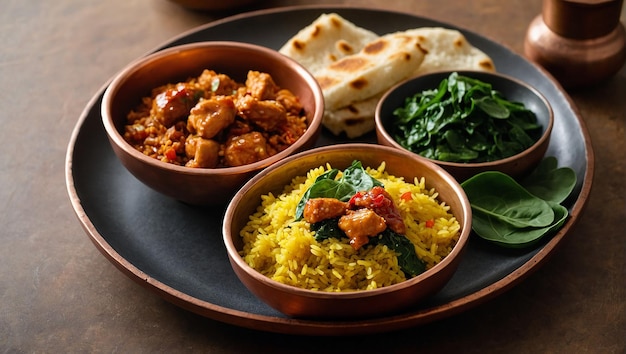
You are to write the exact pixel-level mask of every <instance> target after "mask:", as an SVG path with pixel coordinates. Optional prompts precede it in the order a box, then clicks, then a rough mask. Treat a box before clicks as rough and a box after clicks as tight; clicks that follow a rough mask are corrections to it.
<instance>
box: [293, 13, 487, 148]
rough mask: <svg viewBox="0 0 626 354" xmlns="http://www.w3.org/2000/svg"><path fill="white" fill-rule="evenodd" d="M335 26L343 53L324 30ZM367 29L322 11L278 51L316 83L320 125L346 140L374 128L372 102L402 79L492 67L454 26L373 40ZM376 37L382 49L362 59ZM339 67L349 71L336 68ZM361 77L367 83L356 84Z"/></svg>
mask: <svg viewBox="0 0 626 354" xmlns="http://www.w3.org/2000/svg"><path fill="white" fill-rule="evenodd" d="M333 23H334V24H333ZM323 24H327V26H326V27H324V25H323ZM330 24H333V25H330ZM336 24H341V25H339V26H338V27H339V28H341V29H342V31H345V33H346V35H347V37H346V38H347V39H346V40H347V41H348V42H349V43H350V45H349V46H347V47H348V48H350V50H349V51H347V50H338V49H337V48H338V47H340V45H338V43H340V42H341V36H340V35H339V34H338V30H336V29H335V30H334V31H325V30H324V29H327V28H335V27H337V26H336ZM367 32H369V31H367V30H365V29H362V28H360V27H357V26H356V25H354V24H352V23H350V22H348V21H346V20H345V19H343V18H341V17H340V16H339V15H337V14H329V15H322V16H320V18H319V19H318V20H317V23H314V24H311V25H310V26H308V27H307V28H305V29H303V30H302V31H300V32H299V33H298V34H297V35H296V36H295V37H294V38H292V39H290V40H289V42H287V43H286V44H285V46H283V48H282V49H281V52H282V53H283V54H286V55H288V56H290V57H292V58H294V59H295V60H296V61H298V62H300V63H301V64H302V65H303V66H305V67H306V68H307V69H308V70H309V71H311V73H312V74H313V76H315V77H316V78H317V79H318V81H319V82H320V86H321V87H322V91H323V92H324V99H325V105H326V111H325V113H324V120H323V124H324V126H325V127H326V128H327V129H328V130H330V131H331V132H332V133H334V134H336V135H340V134H341V133H345V134H346V135H347V137H348V138H357V137H359V136H362V135H364V134H366V133H368V132H370V131H372V130H374V128H375V123H374V112H375V110H376V105H377V104H378V100H379V99H380V97H381V96H382V95H383V94H384V92H385V91H386V90H387V89H389V88H390V87H391V86H393V85H395V84H397V83H398V82H400V81H402V80H404V79H407V78H409V77H412V76H416V75H422V74H425V73H428V72H433V71H439V70H482V71H495V65H494V63H493V61H492V60H491V58H490V57H489V56H488V55H486V54H485V53H484V52H482V51H481V50H479V49H478V48H476V47H474V46H472V45H471V44H470V43H469V42H468V41H467V40H466V38H465V37H464V36H463V34H462V33H460V32H459V31H457V30H453V29H447V28H442V27H423V28H415V29H409V30H406V31H400V32H395V33H391V34H387V35H383V36H380V37H378V36H377V37H375V38H374V39H371V32H370V33H369V35H366V33H367ZM303 33H304V34H303ZM307 33H308V35H307ZM312 33H315V34H316V35H315V36H313V35H312ZM361 36H363V37H362V40H359V38H361ZM366 36H367V37H369V39H368V40H366V39H365V37H366ZM307 38H309V39H307ZM325 38H328V40H325ZM380 39H383V41H382V42H383V43H385V51H380V52H379V53H377V54H378V56H376V57H368V56H367V54H365V53H367V52H368V49H367V48H368V47H370V48H377V47H379V46H381V44H380V43H381V42H377V41H379V40H380ZM310 43H311V45H309V44H310ZM387 43H389V45H388V46H387ZM298 48H299V49H298ZM302 48H304V49H306V50H311V52H307V51H306V50H301V49H302ZM311 48H313V49H311ZM364 52H365V53H364ZM401 53H404V54H408V55H409V56H410V57H411V58H410V60H409V59H407V60H402V56H403V54H401ZM394 55H395V57H393V56H394ZM391 57H393V60H391V59H390V58H391ZM360 58H366V59H367V60H364V61H361V60H360ZM405 58H406V57H405ZM344 67H345V68H349V70H344V71H343V72H342V71H341V68H344ZM361 77H363V78H365V81H364V82H365V83H367V85H369V86H367V87H365V86H363V85H361V84H362V83H363V82H362V81H361V80H360V78H361Z"/></svg>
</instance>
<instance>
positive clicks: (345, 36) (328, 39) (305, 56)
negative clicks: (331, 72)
mask: <svg viewBox="0 0 626 354" xmlns="http://www.w3.org/2000/svg"><path fill="white" fill-rule="evenodd" d="M377 38H378V35H377V34H376V33H374V32H372V31H369V30H367V29H365V28H361V27H357V26H356V25H355V24H353V23H352V22H350V21H348V20H346V19H344V18H343V17H341V16H339V15H337V14H336V13H329V14H322V15H321V16H319V17H318V18H317V19H316V20H315V21H313V22H312V23H311V24H310V25H308V26H306V27H305V28H303V29H302V30H300V31H299V32H298V33H297V34H296V35H295V36H293V37H292V38H291V39H289V40H288V41H287V42H286V43H285V44H284V45H283V46H282V48H280V49H279V52H281V53H282V54H285V55H287V56H288V57H290V58H292V59H294V60H296V61H297V62H299V63H300V64H301V65H302V66H304V67H305V68H307V69H308V70H309V71H310V72H311V73H316V72H319V71H320V70H321V69H322V68H325V67H327V66H328V65H330V64H332V63H334V62H336V61H337V60H339V59H341V58H343V57H346V56H348V55H352V54H356V53H358V52H359V51H360V50H361V49H363V48H364V47H365V45H366V44H367V43H369V42H371V41H373V40H375V39H377Z"/></svg>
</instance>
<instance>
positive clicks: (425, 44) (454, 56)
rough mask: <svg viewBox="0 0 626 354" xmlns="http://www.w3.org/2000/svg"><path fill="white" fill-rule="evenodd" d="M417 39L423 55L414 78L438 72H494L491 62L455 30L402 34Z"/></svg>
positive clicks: (442, 29) (409, 31)
mask: <svg viewBox="0 0 626 354" xmlns="http://www.w3.org/2000/svg"><path fill="white" fill-rule="evenodd" d="M405 33H406V34H407V35H409V36H415V37H417V38H418V39H419V43H420V46H421V47H422V48H423V49H424V50H425V51H426V52H427V53H426V56H425V57H424V61H423V62H422V64H421V65H420V66H419V67H418V68H417V69H416V70H415V72H414V76H417V75H421V74H424V73H428V72H432V71H439V70H479V71H495V69H496V66H495V64H494V63H493V61H492V60H491V58H490V57H489V56H488V55H487V54H485V53H484V52H482V51H481V50H480V49H478V48H476V47H474V46H472V45H471V44H470V43H469V42H468V41H467V39H466V38H465V36H463V34H462V33H461V32H459V31H457V30H452V29H447V28H442V27H423V28H416V29H411V30H407V31H405Z"/></svg>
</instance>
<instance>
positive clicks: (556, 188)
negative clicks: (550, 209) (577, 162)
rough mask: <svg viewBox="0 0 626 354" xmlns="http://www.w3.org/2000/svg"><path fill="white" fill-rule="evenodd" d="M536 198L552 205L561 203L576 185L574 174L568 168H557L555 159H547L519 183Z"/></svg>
mask: <svg viewBox="0 0 626 354" xmlns="http://www.w3.org/2000/svg"><path fill="white" fill-rule="evenodd" d="M521 184H522V186H524V188H526V189H527V190H528V191H529V192H530V193H532V194H533V195H536V196H537V197H539V198H541V199H543V200H548V201H551V202H554V203H561V202H563V201H564V200H565V199H566V198H567V197H568V196H569V195H570V194H571V193H572V190H573V189H574V186H575V185H576V173H575V172H574V170H572V169H571V168H569V167H561V168H557V160H556V158H555V157H547V158H545V159H543V160H542V161H541V163H539V165H538V166H537V168H536V169H535V170H534V171H533V172H531V173H530V175H528V176H527V177H526V178H524V179H523V180H522V181H521Z"/></svg>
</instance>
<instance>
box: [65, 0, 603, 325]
mask: <svg viewBox="0 0 626 354" xmlns="http://www.w3.org/2000/svg"><path fill="white" fill-rule="evenodd" d="M328 12H337V13H339V14H340V15H341V16H343V17H345V18H346V19H348V20H349V21H352V22H353V23H355V24H357V25H359V26H362V27H366V28H368V29H371V30H373V31H375V32H377V33H379V34H384V33H388V32H391V31H396V30H403V29H408V28H415V27H423V26H444V27H448V28H455V29H459V30H461V31H462V32H463V33H464V34H465V36H466V37H467V39H468V40H469V41H470V42H471V43H472V44H473V45H475V46H477V47H479V48H480V49H482V50H483V51H485V52H486V53H487V54H488V55H490V56H491V57H492V58H493V60H494V62H495V64H496V67H497V69H498V71H500V72H503V73H506V74H509V75H511V76H514V77H518V78H520V79H523V80H525V81H527V82H528V83H530V84H531V85H533V86H535V87H536V88H537V89H538V90H540V91H541V92H542V93H543V94H544V95H545V96H546V97H547V98H548V100H549V101H550V102H551V103H552V105H553V108H554V111H555V118H556V122H555V126H554V132H553V135H552V139H551V142H550V147H549V149H548V152H547V155H549V156H555V157H556V158H557V159H558V161H559V163H560V164H561V165H565V166H569V167H571V168H572V169H574V171H575V172H576V175H577V176H578V183H577V185H576V188H575V190H574V192H573V195H572V196H571V198H570V199H569V200H568V201H566V206H567V207H568V208H569V211H570V214H571V216H570V218H569V220H568V221H567V222H566V224H565V225H564V227H563V228H562V229H561V230H560V231H559V232H558V234H556V235H554V236H553V237H551V238H548V239H545V240H544V241H543V242H542V243H541V244H539V245H537V246H536V247H535V248H533V249H528V250H506V249H502V248H497V247H495V246H492V245H490V244H487V243H485V242H484V241H482V240H481V239H479V238H477V237H472V238H471V239H470V242H469V244H468V248H467V252H466V253H465V255H464V258H463V260H462V261H461V263H460V265H459V269H458V271H457V272H456V273H455V275H454V277H453V278H452V280H451V281H450V282H449V283H448V284H447V285H446V286H445V287H444V288H443V289H442V290H441V291H440V292H439V293H437V294H436V295H434V296H433V297H431V298H429V299H428V300H427V301H425V302H421V303H418V304H415V306H414V307H413V308H411V309H409V310H407V311H406V312H404V313H400V314H397V315H393V316H387V317H380V318H370V319H365V320H363V319H360V320H354V321H342V322H334V321H333V322H325V321H315V320H301V319H294V318H288V317H286V316H284V315H282V314H280V313H278V312H277V311H275V310H273V309H272V308H270V307H269V306H267V305H265V304H264V303H263V302H261V301H260V300H258V299H257V298H256V297H254V296H253V295H252V294H251V293H250V292H248V290H247V289H246V288H245V287H244V286H243V285H242V284H241V283H240V282H239V280H238V279H237V277H236V276H235V274H234V273H233V271H232V270H231V268H230V265H229V262H228V259H227V256H226V251H225V249H224V246H223V244H222V238H221V231H220V230H221V221H222V217H223V213H224V211H225V206H224V207H219V208H198V207H191V206H188V205H185V204H182V203H179V202H176V201H174V200H171V199H169V198H167V197H164V196H162V195H160V194H158V193H156V192H154V191H152V190H151V189H149V188H148V187H145V186H144V185H143V184H141V183H140V182H138V181H137V180H136V179H135V178H134V177H133V176H132V175H130V174H129V173H128V172H127V171H126V170H125V169H124V167H123V166H122V165H121V163H120V162H119V161H118V160H117V159H116V157H115V155H114V154H113V151H112V150H111V148H110V146H109V143H108V141H107V139H106V135H105V132H104V129H103V127H102V124H101V122H100V113H99V112H100V103H101V99H102V93H103V91H104V89H103V90H101V92H98V93H97V94H96V95H95V96H94V97H93V99H92V100H91V101H90V102H89V104H88V105H87V107H85V109H84V111H83V113H82V115H81V117H80V119H79V121H78V123H77V125H76V127H75V130H74V132H73V134H72V138H71V141H70V143H69V147H68V151H67V161H66V182H67V188H68V192H69V196H70V199H71V201H72V204H73V207H74V209H75V211H76V214H77V215H78V218H79V220H80V222H81V223H82V225H83V227H84V229H85V230H86V232H87V234H88V235H89V237H90V239H91V240H92V241H93V243H94V244H95V245H96V247H97V248H98V249H99V250H100V252H102V254H103V255H104V256H105V257H107V259H109V260H110V261H111V262H112V263H113V264H114V265H115V266H117V267H118V268H119V269H120V270H121V271H122V272H124V273H125V274H126V275H128V276H129V277H130V278H131V279H133V280H135V281H137V282H138V283H139V284H141V285H143V286H146V287H147V288H149V289H151V290H153V291H155V292H156V293H157V294H159V295H160V296H162V297H163V298H165V299H166V300H168V301H170V302H172V303H174V304H176V305H178V306H180V307H182V308H185V309H187V310H189V311H193V312H195V313H198V314H200V315H203V316H206V317H209V318H212V319H215V320H218V321H223V322H226V323H230V324H234V325H237V326H242V327H248V328H254V329H258V330H264V331H271V332H279V333H289V334H307V335H347V334H366V333H374V332H384V331H392V330H397V329H401V328H406V327H410V326H416V325H421V324H424V323H428V322H431V321H434V320H437V319H440V318H443V317H448V316H452V315H454V314H457V313H460V312H462V311H465V310H467V309H469V308H470V307H473V306H475V305H477V304H479V303H481V302H484V301H486V300H488V299H490V298H493V297H494V296H496V295H498V294H501V293H502V292H504V291H506V290H507V289H510V288H511V287H512V286H514V285H515V284H517V283H518V282H519V281H521V280H522V279H524V278H525V277H526V276H528V275H529V274H530V273H531V272H533V271H535V270H536V269H537V268H538V267H539V266H540V265H541V264H542V263H543V262H544V261H546V260H547V259H548V258H549V256H550V255H551V254H552V253H553V252H554V251H555V249H556V248H557V246H558V245H559V244H560V243H561V241H562V240H563V238H564V237H565V236H566V235H568V234H570V233H571V231H572V228H573V226H574V224H575V223H576V221H577V220H578V218H579V217H580V214H581V212H582V210H583V208H584V206H585V204H586V202H587V198H588V196H589V192H590V189H591V184H592V177H593V152H592V148H591V143H590V139H589V134H588V132H587V129H586V127H585V125H584V122H583V121H582V120H581V118H580V117H579V114H578V112H577V110H576V108H575V107H574V106H573V104H572V102H571V101H570V99H569V97H568V96H567V94H565V93H564V92H563V91H562V89H561V87H560V86H559V85H558V84H556V83H555V82H554V81H553V80H552V79H551V77H549V76H548V75H547V74H545V72H544V71H542V70H541V69H539V68H538V67H537V66H535V65H533V64H531V63H530V62H528V61H527V60H525V59H524V58H523V57H521V56H519V55H517V54H515V53H513V52H511V51H510V50H508V49H506V48H504V47H503V46H501V45H499V44H497V43H494V42H493V41H490V40H489V39H486V38H484V37H481V36H478V35H476V34H474V33H472V32H470V31H466V30H463V29H460V28H457V27H455V26H453V25H451V24H444V23H440V22H436V21H433V20H429V19H427V18H422V17H417V16H413V15H408V14H403V13H398V12H389V11H381V10H375V9H360V8H352V7H313V6H307V7H290V8H280V9H274V10H263V11H257V12H251V13H246V14H241V15H236V16H233V17H229V18H226V19H224V20H220V21H217V22H213V23H209V24H206V25H204V26H201V27H198V28H196V29H194V30H192V31H189V32H186V33H183V34H182V35H180V36H178V37H176V38H174V39H172V40H170V41H168V42H167V43H165V44H164V45H163V46H161V47H160V48H158V49H162V48H166V47H170V46H174V45H178V44H184V43H191V42H197V41H204V40H236V41H242V42H250V43H255V44H259V45H264V46H267V47H270V48H274V49H278V48H279V47H280V46H281V45H282V44H283V43H284V42H285V41H287V39H289V38H290V37H291V36H292V35H293V34H295V33H296V32H297V31H298V30H300V29H301V28H302V27H304V26H306V25H308V24H309V23H311V22H312V21H313V20H315V19H316V18H317V17H318V16H319V15H320V14H322V13H328ZM276 24H280V25H276ZM158 49H157V50H158ZM359 141H368V142H373V141H375V137H374V135H373V134H372V135H370V136H365V137H363V138H362V139H359ZM342 142H346V140H345V139H342V138H337V137H335V136H333V135H332V134H330V133H328V132H324V133H323V134H322V137H321V138H320V140H319V142H318V145H327V144H332V143H342Z"/></svg>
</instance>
